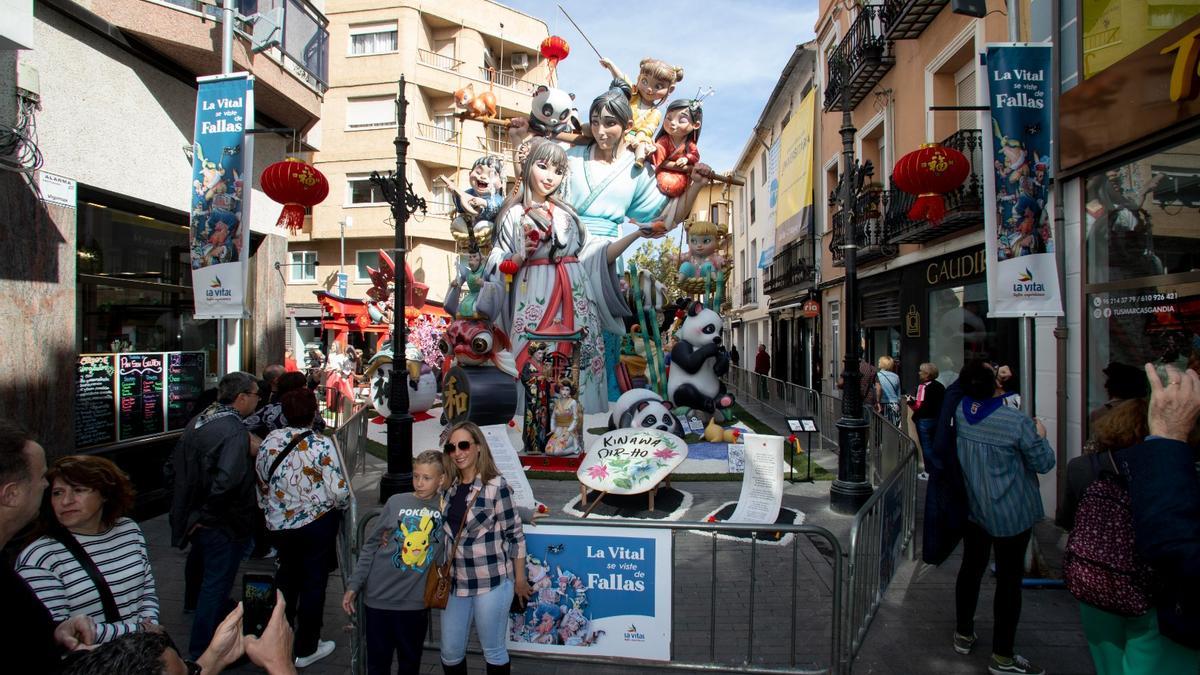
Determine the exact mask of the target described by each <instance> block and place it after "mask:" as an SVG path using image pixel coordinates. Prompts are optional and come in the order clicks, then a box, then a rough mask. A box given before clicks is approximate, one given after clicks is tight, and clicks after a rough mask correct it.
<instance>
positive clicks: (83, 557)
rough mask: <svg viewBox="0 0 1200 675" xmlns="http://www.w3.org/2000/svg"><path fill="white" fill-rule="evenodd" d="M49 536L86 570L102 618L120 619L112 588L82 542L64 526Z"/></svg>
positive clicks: (115, 621)
mask: <svg viewBox="0 0 1200 675" xmlns="http://www.w3.org/2000/svg"><path fill="white" fill-rule="evenodd" d="M50 536H51V537H53V538H54V539H55V541H57V542H58V543H60V544H62V545H63V546H64V547H66V549H67V550H68V551H70V552H71V555H73V556H75V561H76V562H78V563H79V566H80V567H82V568H83V571H84V572H87V575H88V578H90V579H91V580H92V583H93V584H94V585H95V586H96V592H97V593H98V594H99V595H100V604H101V605H103V606H104V620H105V621H106V622H108V623H118V622H119V621H120V620H121V612H120V611H118V610H117V599H116V598H115V597H113V593H112V589H111V588H109V587H108V582H107V581H105V579H104V575H103V574H101V573H100V568H99V567H96V562H95V561H94V560H92V557H91V556H90V555H88V553H87V551H85V550H84V548H83V544H80V543H79V540H78V539H76V538H75V537H74V536H73V535H72V534H71V533H70V532H69V531H68V530H66V529H65V528H63V529H58V528H56V529H55V530H54V531H52V532H51V533H50Z"/></svg>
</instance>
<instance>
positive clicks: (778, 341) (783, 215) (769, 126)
mask: <svg viewBox="0 0 1200 675" xmlns="http://www.w3.org/2000/svg"><path fill="white" fill-rule="evenodd" d="M815 56H816V45H815V43H812V42H809V43H806V44H801V45H796V47H795V49H794V51H793V52H792V55H791V57H790V58H789V59H788V62H787V64H786V65H785V66H784V68H783V70H782V71H781V73H780V76H779V80H778V81H777V82H776V84H775V88H774V89H773V90H772V92H771V95H770V96H769V97H768V98H767V102H766V104H765V105H764V106H763V110H762V113H761V114H760V115H759V118H758V121H757V122H756V123H755V125H754V129H753V131H752V132H751V135H750V138H749V139H747V141H746V145H745V148H744V149H743V150H742V154H741V155H740V156H739V159H738V162H737V167H736V169H735V174H736V175H737V176H738V177H740V178H742V179H743V180H745V181H746V184H745V185H744V186H742V187H740V188H737V189H736V190H735V191H734V192H735V194H736V208H737V212H738V214H739V217H738V218H735V221H736V222H735V225H734V227H733V229H732V236H733V257H734V279H735V281H736V283H735V284H734V285H733V296H732V301H733V302H732V309H731V310H730V312H729V314H728V322H729V324H730V325H729V328H730V331H731V333H732V343H733V344H736V345H737V346H738V351H739V352H741V353H742V354H743V355H744V356H743V359H744V362H743V363H744V365H746V366H747V367H750V366H752V365H753V362H754V354H755V353H756V352H757V351H758V346H759V345H760V344H761V345H766V347H767V350H768V352H769V353H770V354H771V360H772V363H771V369H772V375H773V376H774V377H778V378H781V379H784V380H787V381H789V382H795V383H798V384H805V385H809V384H811V382H812V374H813V368H812V356H813V354H814V353H815V352H816V350H817V349H819V347H820V342H819V340H815V336H816V327H817V325H818V324H817V323H815V322H814V320H813V318H811V317H806V316H804V314H803V312H802V307H803V303H804V300H806V299H807V298H808V295H809V294H810V293H811V292H813V289H814V285H815V283H816V259H815V249H814V243H813V242H814V238H813V235H812V228H811V222H810V221H805V218H806V216H805V214H804V213H802V212H801V211H796V212H791V211H785V210H783V208H782V207H781V205H782V204H783V203H784V197H785V196H787V195H785V194H784V193H786V192H788V191H792V190H799V189H801V188H800V186H799V185H798V184H797V185H781V183H780V175H781V174H780V164H781V161H783V162H786V161H789V158H787V157H783V158H781V157H780V153H781V144H782V142H783V136H784V129H789V131H792V130H794V129H795V128H796V127H795V126H790V125H793V124H794V123H800V122H801V120H799V119H798V118H797V117H796V113H797V111H798V110H799V109H800V107H801V102H802V101H803V99H804V97H805V96H806V95H807V94H808V93H809V91H810V90H811V89H812V86H813V66H814V62H815ZM801 126H803V124H801ZM790 159H793V160H794V159H795V158H790ZM809 200H811V195H809ZM807 217H808V218H811V215H809V216H807Z"/></svg>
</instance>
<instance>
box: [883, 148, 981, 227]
mask: <svg viewBox="0 0 1200 675" xmlns="http://www.w3.org/2000/svg"><path fill="white" fill-rule="evenodd" d="M970 173H971V165H970V163H969V162H968V161H967V158H966V156H965V155H963V154H962V153H961V152H959V151H958V150H955V149H954V148H947V147H946V146H944V145H942V144H941V143H926V144H924V145H922V146H921V147H920V148H919V149H917V150H914V151H912V152H910V153H908V154H907V155H905V156H903V157H901V158H900V161H898V162H896V166H895V168H894V169H892V183H893V184H894V185H895V186H896V187H898V188H900V189H901V190H903V191H904V192H907V193H908V194H910V195H914V196H916V198H917V200H916V202H914V203H913V205H912V208H911V209H909V210H908V217H909V218H911V219H912V220H928V221H929V222H931V223H940V222H941V221H942V218H943V217H944V216H945V215H946V202H945V199H944V198H943V197H942V195H944V194H946V193H947V192H952V191H953V190H954V189H955V188H957V187H959V186H960V185H962V184H963V181H965V180H966V179H967V176H968V175H969V174H970Z"/></svg>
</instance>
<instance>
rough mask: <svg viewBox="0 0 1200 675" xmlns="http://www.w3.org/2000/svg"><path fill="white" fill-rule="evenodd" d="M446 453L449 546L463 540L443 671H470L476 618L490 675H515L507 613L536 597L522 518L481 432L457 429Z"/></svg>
mask: <svg viewBox="0 0 1200 675" xmlns="http://www.w3.org/2000/svg"><path fill="white" fill-rule="evenodd" d="M444 449H445V452H446V454H447V455H449V456H450V458H451V460H452V461H453V462H454V466H455V468H456V469H457V476H455V477H454V480H453V483H452V484H451V486H450V490H449V492H448V493H447V496H448V498H449V499H448V501H447V507H446V517H445V519H444V520H443V526H442V527H443V528H444V529H443V539H442V540H443V541H444V542H446V548H447V550H450V549H451V548H453V547H454V543H453V542H454V539H455V537H460V538H459V540H458V548H457V550H456V551H455V553H454V559H453V565H452V566H453V572H452V575H451V576H452V578H453V584H452V592H451V593H450V599H449V601H448V602H447V604H446V609H445V611H443V612H442V669H443V670H444V671H445V672H446V673H447V675H453V674H458V673H462V674H463V675H465V673H466V672H467V662H466V649H467V636H468V634H469V632H470V630H471V621H472V619H474V621H475V627H476V632H477V633H478V635H479V642H480V644H481V645H482V646H483V655H484V659H485V660H486V661H487V672H488V673H489V674H490V673H508V672H509V663H508V649H507V648H506V646H505V645H506V640H507V637H508V608H509V606H511V605H512V599H513V593H514V592H515V593H516V594H517V595H520V596H521V597H523V598H528V597H529V596H531V595H533V589H531V588H530V587H529V582H528V580H526V578H525V535H524V533H523V532H522V531H521V517H520V516H519V515H518V514H517V507H516V504H515V503H514V502H513V497H512V490H510V489H509V487H508V483H506V482H505V481H504V478H503V477H502V476H501V475H500V472H499V471H498V470H497V469H496V465H495V463H494V462H493V461H492V454H491V451H490V450H489V449H488V445H487V441H486V440H484V438H483V431H482V430H481V429H480V428H479V426H478V425H476V424H474V423H472V422H461V423H459V424H456V425H454V426H453V427H451V429H450V436H449V442H448V443H446V445H445V448H444ZM460 529H461V533H460ZM460 535H461V536H460Z"/></svg>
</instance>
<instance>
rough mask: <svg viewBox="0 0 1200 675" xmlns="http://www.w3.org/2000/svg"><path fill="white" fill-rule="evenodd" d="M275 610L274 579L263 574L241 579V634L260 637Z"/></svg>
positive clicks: (249, 575)
mask: <svg viewBox="0 0 1200 675" xmlns="http://www.w3.org/2000/svg"><path fill="white" fill-rule="evenodd" d="M274 609H275V579H274V578H273V577H270V576H267V575H264V574H247V575H245V576H243V577H242V611H243V614H242V634H243V635H257V636H259V637H261V636H262V634H263V631H264V630H266V628H267V622H269V621H270V620H271V612H272V611H274Z"/></svg>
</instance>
